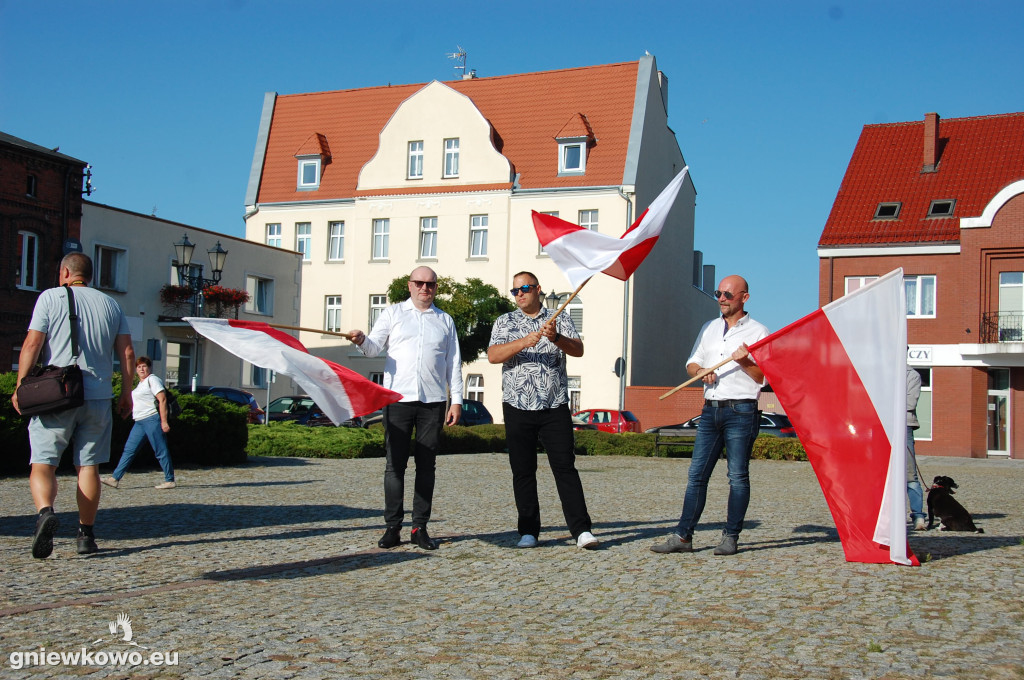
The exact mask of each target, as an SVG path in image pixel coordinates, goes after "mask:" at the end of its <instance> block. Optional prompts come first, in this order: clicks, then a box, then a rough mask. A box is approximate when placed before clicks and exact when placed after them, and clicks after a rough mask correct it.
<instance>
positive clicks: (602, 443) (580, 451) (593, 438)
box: [576, 430, 680, 458]
mask: <svg viewBox="0 0 1024 680" xmlns="http://www.w3.org/2000/svg"><path fill="white" fill-rule="evenodd" d="M670 453H675V455H680V452H679V449H678V448H671V449H670V448H667V447H664V448H661V449H659V450H658V451H657V452H656V451H655V446H654V435H653V434H637V433H635V432H624V433H622V434H612V433H611V432H601V431H600V430H577V431H576V455H577V456H641V457H646V458H650V457H653V456H660V457H667V456H669V455H670Z"/></svg>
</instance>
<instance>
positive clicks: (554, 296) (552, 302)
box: [544, 291, 565, 309]
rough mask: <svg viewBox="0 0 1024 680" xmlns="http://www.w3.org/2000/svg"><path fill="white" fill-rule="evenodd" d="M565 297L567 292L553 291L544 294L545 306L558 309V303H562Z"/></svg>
mask: <svg viewBox="0 0 1024 680" xmlns="http://www.w3.org/2000/svg"><path fill="white" fill-rule="evenodd" d="M564 297H565V293H556V292H555V291H551V292H550V293H548V294H547V295H545V296H544V306H545V307H547V308H548V309H558V305H560V304H561V303H562V298H564Z"/></svg>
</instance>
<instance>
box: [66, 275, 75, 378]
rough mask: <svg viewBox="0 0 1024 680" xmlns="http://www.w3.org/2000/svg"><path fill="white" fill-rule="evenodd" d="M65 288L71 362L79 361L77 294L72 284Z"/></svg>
mask: <svg viewBox="0 0 1024 680" xmlns="http://www.w3.org/2000/svg"><path fill="white" fill-rule="evenodd" d="M64 290H66V291H67V292H68V323H69V324H70V327H71V354H72V356H71V363H73V364H77V363H78V311H77V309H76V305H75V294H74V293H72V292H71V286H69V285H68V284H66V283H65V284H64Z"/></svg>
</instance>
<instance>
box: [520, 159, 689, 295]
mask: <svg viewBox="0 0 1024 680" xmlns="http://www.w3.org/2000/svg"><path fill="white" fill-rule="evenodd" d="M688 170H689V166H687V167H685V168H683V169H682V170H681V171H680V172H679V174H678V175H676V176H675V179H673V180H672V181H671V182H669V184H668V186H666V187H665V188H664V189H663V190H662V192H661V193H660V194H658V197H657V198H655V199H654V201H653V202H652V203H651V205H650V206H649V207H648V208H647V210H645V211H644V212H643V214H642V215H640V217H639V218H638V219H637V220H636V222H634V223H633V226H631V227H630V228H629V229H627V230H626V233H625V234H623V235H622V237H621V238H614V237H612V236H607V235H605V234H601V233H598V232H596V231H592V230H590V229H586V228H584V227H581V226H579V225H576V224H573V223H572V222H566V221H565V220H562V219H559V218H557V217H555V216H553V215H542V214H540V213H539V212H537V211H533V212H532V214H533V228H534V229H535V230H536V232H537V238H538V239H539V240H540V244H541V245H542V246H543V247H544V252H546V253H547V254H548V255H550V256H551V259H552V260H554V262H555V264H556V265H558V268H559V269H561V270H562V273H563V274H565V276H566V278H568V279H569V283H571V284H572V286H573V287H574V288H578V287H579V286H580V285H581V284H582V283H583V282H585V281H586V280H587V279H589V278H590V277H592V276H593V275H594V274H597V273H598V272H604V273H605V274H607V275H608V276H612V277H615V278H616V279H620V280H622V281H625V280H626V279H628V278H629V277H630V276H632V275H633V272H635V271H636V269H637V267H639V266H640V263H641V262H643V261H644V258H645V257H647V254H648V253H650V252H651V249H652V248H654V244H655V243H657V241H658V236H659V235H660V234H661V228H662V227H664V226H665V220H666V219H668V214H669V211H670V210H671V209H672V204H673V203H674V202H675V200H676V195H677V194H678V193H679V188H680V187H681V186H682V185H683V180H684V179H685V178H686V173H687V171H688Z"/></svg>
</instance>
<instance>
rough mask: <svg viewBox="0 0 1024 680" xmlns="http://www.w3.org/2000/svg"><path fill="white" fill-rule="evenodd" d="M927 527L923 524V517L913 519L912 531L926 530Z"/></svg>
mask: <svg viewBox="0 0 1024 680" xmlns="http://www.w3.org/2000/svg"><path fill="white" fill-rule="evenodd" d="M927 529H928V527H926V526H925V524H924V517H918V518H917V519H916V520H914V531H926V530H927Z"/></svg>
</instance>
